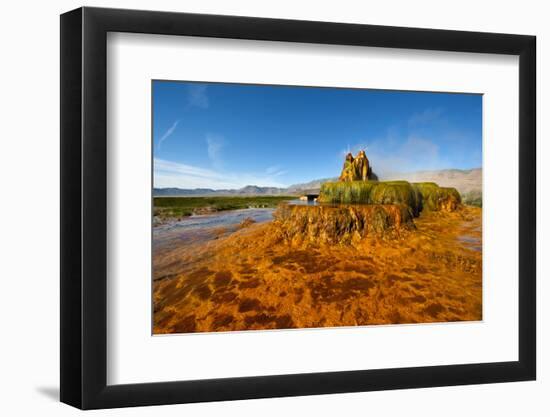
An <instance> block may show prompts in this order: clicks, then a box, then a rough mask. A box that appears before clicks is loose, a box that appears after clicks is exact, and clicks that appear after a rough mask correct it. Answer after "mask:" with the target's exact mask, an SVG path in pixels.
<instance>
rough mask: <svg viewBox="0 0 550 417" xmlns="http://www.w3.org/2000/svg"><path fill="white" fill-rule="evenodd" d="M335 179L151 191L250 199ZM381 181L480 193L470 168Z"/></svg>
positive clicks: (293, 191)
mask: <svg viewBox="0 0 550 417" xmlns="http://www.w3.org/2000/svg"><path fill="white" fill-rule="evenodd" d="M336 180H337V178H336V177H335V178H322V179H317V180H313V181H309V182H306V183H301V184H293V185H291V186H290V187H288V188H278V187H258V186H256V185H247V186H246V187H243V188H239V189H227V190H214V189H211V188H195V189H184V188H154V189H153V196H155V197H178V196H182V197H183V196H196V197H202V196H239V195H241V196H252V195H299V194H300V193H301V192H303V191H305V190H308V191H309V190H318V189H319V188H321V184H322V183H324V182H327V181H336ZM380 180H381V181H387V180H405V181H409V182H427V181H431V182H435V183H437V184H438V185H440V186H442V187H454V188H456V189H457V190H458V191H459V192H460V193H461V194H463V195H464V194H467V193H476V194H478V193H479V194H481V189H482V183H481V181H482V170H481V168H474V169H467V170H463V169H442V170H437V171H417V172H409V173H400V174H398V173H396V174H392V175H388V176H386V177H382V178H380Z"/></svg>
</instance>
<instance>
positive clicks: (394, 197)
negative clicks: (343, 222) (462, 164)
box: [317, 181, 461, 217]
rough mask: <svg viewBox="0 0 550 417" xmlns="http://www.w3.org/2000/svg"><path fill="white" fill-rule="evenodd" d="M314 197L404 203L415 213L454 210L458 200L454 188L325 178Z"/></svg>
mask: <svg viewBox="0 0 550 417" xmlns="http://www.w3.org/2000/svg"><path fill="white" fill-rule="evenodd" d="M317 201H318V202H320V203H330V204H369V205H374V204H404V205H406V206H407V207H409V208H410V210H411V211H412V214H413V215H414V216H415V217H418V216H419V215H420V212H421V211H422V210H429V211H439V210H444V211H454V210H456V209H457V208H458V207H459V206H460V204H461V199H460V194H459V193H458V191H457V190H456V189H454V188H447V187H439V186H438V185H437V184H435V183H412V184H411V183H409V182H407V181H346V182H344V181H339V182H326V183H324V184H323V185H322V186H321V191H320V194H319V198H318V199H317Z"/></svg>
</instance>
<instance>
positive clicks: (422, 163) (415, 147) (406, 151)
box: [350, 135, 448, 179]
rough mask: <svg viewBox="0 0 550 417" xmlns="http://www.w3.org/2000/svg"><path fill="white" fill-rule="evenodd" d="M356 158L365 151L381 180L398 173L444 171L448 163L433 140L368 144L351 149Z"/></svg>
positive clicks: (415, 139) (378, 141) (423, 139)
mask: <svg viewBox="0 0 550 417" xmlns="http://www.w3.org/2000/svg"><path fill="white" fill-rule="evenodd" d="M350 149H351V150H352V153H353V154H354V155H355V153H357V151H359V150H360V149H365V151H366V152H367V157H368V158H369V160H370V161H371V163H372V169H373V171H374V172H375V173H376V174H377V175H378V176H379V177H380V178H381V179H383V178H384V177H387V176H392V175H393V174H395V173H398V172H411V171H418V170H430V169H442V168H447V167H448V162H447V161H446V160H445V159H444V158H443V157H442V156H441V154H440V151H439V146H438V145H437V144H436V143H435V142H433V141H432V140H430V139H427V138H424V137H421V136H417V135H409V136H408V137H407V138H406V139H405V140H404V141H396V140H389V139H387V138H384V139H378V140H372V141H365V142H364V143H360V144H356V145H354V146H352V147H350Z"/></svg>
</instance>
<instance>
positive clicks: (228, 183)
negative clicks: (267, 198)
mask: <svg viewBox="0 0 550 417" xmlns="http://www.w3.org/2000/svg"><path fill="white" fill-rule="evenodd" d="M153 164H154V183H155V187H159V188H164V187H177V188H190V189H193V188H212V189H229V188H232V189H238V188H242V187H244V186H246V185H257V186H260V187H285V185H284V184H282V183H281V182H279V180H277V177H278V175H276V174H277V172H276V173H275V175H273V174H271V175H270V174H267V173H266V172H261V173H250V172H224V171H220V170H216V169H205V168H200V167H196V166H192V165H188V164H182V163H178V162H172V161H167V160H163V159H158V158H155V159H154V161H153ZM280 175H282V174H280Z"/></svg>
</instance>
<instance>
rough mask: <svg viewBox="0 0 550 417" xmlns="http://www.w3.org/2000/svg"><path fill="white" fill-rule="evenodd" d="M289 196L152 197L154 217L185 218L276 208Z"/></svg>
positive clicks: (290, 198)
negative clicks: (219, 212)
mask: <svg viewBox="0 0 550 417" xmlns="http://www.w3.org/2000/svg"><path fill="white" fill-rule="evenodd" d="M295 198H296V197H289V196H253V197H250V196H247V197H234V196H228V197H154V199H153V202H154V215H155V216H159V217H161V218H169V217H185V216H190V215H192V214H204V213H210V212H216V211H223V210H237V209H245V208H268V207H276V206H277V205H278V204H279V203H280V202H282V201H288V200H293V199H295Z"/></svg>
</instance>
